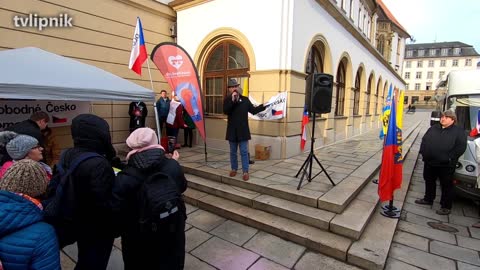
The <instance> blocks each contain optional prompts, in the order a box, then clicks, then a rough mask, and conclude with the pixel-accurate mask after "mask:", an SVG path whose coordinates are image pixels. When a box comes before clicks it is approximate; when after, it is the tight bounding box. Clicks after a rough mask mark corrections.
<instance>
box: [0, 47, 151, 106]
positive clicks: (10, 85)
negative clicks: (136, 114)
mask: <svg viewBox="0 0 480 270" xmlns="http://www.w3.org/2000/svg"><path fill="white" fill-rule="evenodd" d="M0 98H2V99H37V100H70V101H107V100H109V101H111V100H117V101H139V100H144V101H152V102H153V101H154V99H155V94H154V92H153V91H152V90H149V89H147V88H144V87H142V86H139V85H137V84H135V83H132V82H130V81H128V80H125V79H123V78H120V77H118V76H116V75H113V74H112V73H109V72H107V71H105V70H102V69H100V68H97V67H95V66H92V65H87V64H84V63H81V62H79V61H76V60H73V59H70V58H67V57H63V56H59V55H56V54H53V53H50V52H47V51H44V50H41V49H39V48H34V47H27V48H20V49H11V50H5V51H0Z"/></svg>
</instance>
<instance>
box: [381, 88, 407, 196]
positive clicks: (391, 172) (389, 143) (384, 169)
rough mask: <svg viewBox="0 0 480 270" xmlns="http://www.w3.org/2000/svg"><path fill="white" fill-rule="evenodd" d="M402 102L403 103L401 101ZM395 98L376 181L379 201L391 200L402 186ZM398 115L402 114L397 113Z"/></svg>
mask: <svg viewBox="0 0 480 270" xmlns="http://www.w3.org/2000/svg"><path fill="white" fill-rule="evenodd" d="M401 102H403V101H401ZM396 113H397V104H396V98H395V97H393V98H392V102H391V108H390V117H389V119H388V129H387V134H386V136H385V138H384V141H383V155H382V166H381V168H380V179H379V181H378V196H379V197H380V201H382V202H383V201H390V200H393V192H394V191H395V190H396V189H398V188H400V187H401V186H402V173H403V156H402V130H401V128H400V127H399V125H398V124H400V125H401V123H398V124H397V119H401V118H400V117H399V116H397V114H396ZM398 113H403V112H402V111H399V112H398Z"/></svg>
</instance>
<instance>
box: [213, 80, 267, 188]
mask: <svg viewBox="0 0 480 270" xmlns="http://www.w3.org/2000/svg"><path fill="white" fill-rule="evenodd" d="M239 85H240V84H239V83H237V81H236V80H235V79H229V80H228V85H227V88H228V93H227V95H226V96H225V99H224V100H223V113H224V114H226V115H228V121H227V134H226V136H225V137H226V140H228V142H229V144H230V166H231V171H230V174H229V175H230V176H231V177H234V176H236V175H237V170H238V159H237V149H238V148H240V157H241V160H242V171H243V176H242V179H243V180H244V181H247V180H248V179H249V178H250V176H249V174H248V168H249V159H248V141H249V140H250V139H251V135H250V128H249V126H248V113H251V114H257V113H259V112H261V111H263V110H265V105H263V104H261V105H259V106H257V107H254V106H253V104H252V102H250V100H249V99H248V97H245V96H242V95H241V94H240V93H239V92H238V86H239Z"/></svg>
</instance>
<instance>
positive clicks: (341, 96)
mask: <svg viewBox="0 0 480 270" xmlns="http://www.w3.org/2000/svg"><path fill="white" fill-rule="evenodd" d="M335 83H336V86H337V102H336V104H335V116H343V115H344V107H345V64H344V63H343V61H341V62H340V66H339V67H338V70H337V80H336V82H335Z"/></svg>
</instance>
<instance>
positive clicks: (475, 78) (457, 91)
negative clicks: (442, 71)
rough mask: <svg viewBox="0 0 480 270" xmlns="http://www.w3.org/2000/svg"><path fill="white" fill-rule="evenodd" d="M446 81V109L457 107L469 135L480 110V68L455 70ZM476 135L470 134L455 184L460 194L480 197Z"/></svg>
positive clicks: (475, 125)
mask: <svg viewBox="0 0 480 270" xmlns="http://www.w3.org/2000/svg"><path fill="white" fill-rule="evenodd" d="M443 84H444V85H446V86H447V92H446V97H445V101H444V102H445V103H444V110H449V109H450V110H454V111H455V113H456V115H457V120H458V121H457V123H456V124H457V125H458V126H460V127H462V128H463V129H464V130H465V132H466V133H467V135H469V134H470V132H471V131H472V129H474V128H476V127H477V121H478V119H477V118H478V115H479V110H480V69H476V70H461V71H452V72H450V73H449V74H448V76H447V79H446V81H444V82H443ZM476 138H478V136H476V137H470V136H469V137H468V142H467V150H465V153H464V154H463V155H462V156H461V157H460V159H459V160H458V164H457V169H456V171H455V175H454V184H455V192H456V194H457V195H459V196H462V197H465V198H470V199H473V200H480V189H479V186H478V183H477V178H478V175H479V173H480V169H479V168H478V162H477V160H476V155H475V143H474V142H473V140H474V139H476Z"/></svg>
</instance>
